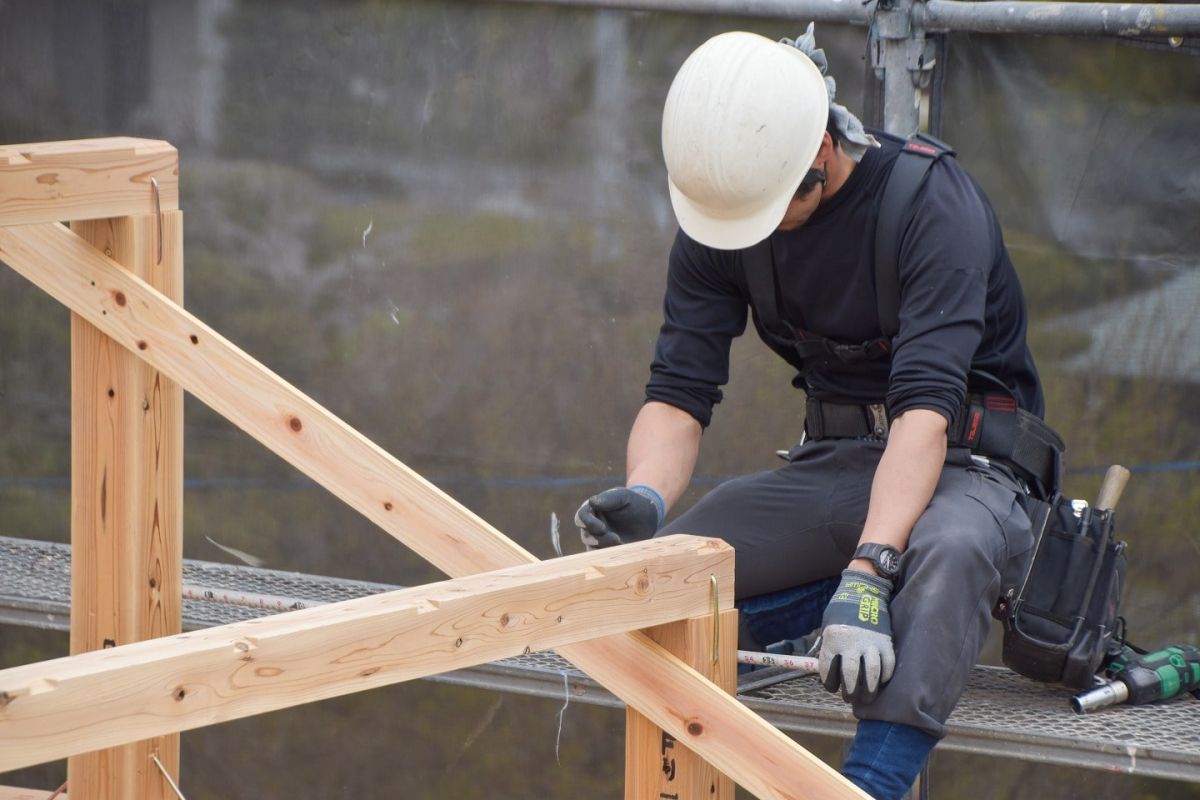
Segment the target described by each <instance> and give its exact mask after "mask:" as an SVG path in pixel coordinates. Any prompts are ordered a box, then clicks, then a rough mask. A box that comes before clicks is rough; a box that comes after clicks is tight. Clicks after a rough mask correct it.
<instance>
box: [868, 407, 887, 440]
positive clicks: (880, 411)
mask: <svg viewBox="0 0 1200 800" xmlns="http://www.w3.org/2000/svg"><path fill="white" fill-rule="evenodd" d="M866 409H867V414H868V415H869V416H870V417H871V420H870V422H871V435H872V436H874V437H876V438H877V439H886V438H887V435H888V427H889V426H888V418H887V409H886V408H884V404H883V403H868V404H867V405H866Z"/></svg>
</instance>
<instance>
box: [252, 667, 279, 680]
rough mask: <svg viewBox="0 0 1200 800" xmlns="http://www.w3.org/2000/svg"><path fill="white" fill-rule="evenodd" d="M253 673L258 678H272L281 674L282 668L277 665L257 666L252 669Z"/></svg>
mask: <svg viewBox="0 0 1200 800" xmlns="http://www.w3.org/2000/svg"><path fill="white" fill-rule="evenodd" d="M254 674H255V675H257V676H258V677H260V678H274V677H276V676H278V675H281V674H283V670H281V669H280V668H279V667H259V668H258V669H256V670H254Z"/></svg>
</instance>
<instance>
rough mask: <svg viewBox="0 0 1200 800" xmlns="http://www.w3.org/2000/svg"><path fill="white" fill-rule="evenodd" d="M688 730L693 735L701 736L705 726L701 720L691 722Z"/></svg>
mask: <svg viewBox="0 0 1200 800" xmlns="http://www.w3.org/2000/svg"><path fill="white" fill-rule="evenodd" d="M687 732H688V733H689V734H691V735H692V736H699V735H700V734H702V733H704V726H703V725H701V724H700V723H699V722H689V723H688V726H687Z"/></svg>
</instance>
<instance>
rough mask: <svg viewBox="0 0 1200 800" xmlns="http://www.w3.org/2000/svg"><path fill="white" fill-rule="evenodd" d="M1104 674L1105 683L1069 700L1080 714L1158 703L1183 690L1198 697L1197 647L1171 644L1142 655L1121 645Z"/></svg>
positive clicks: (1199, 655)
mask: <svg viewBox="0 0 1200 800" xmlns="http://www.w3.org/2000/svg"><path fill="white" fill-rule="evenodd" d="M1105 674H1106V675H1107V676H1108V678H1109V679H1110V683H1109V684H1108V685H1106V686H1100V687H1098V688H1096V689H1092V690H1090V691H1087V692H1084V693H1083V694H1079V695H1076V696H1075V697H1074V698H1073V699H1072V701H1071V705H1072V706H1073V707H1074V708H1075V710H1076V711H1078V712H1079V713H1081V714H1082V713H1086V712H1088V711H1095V710H1096V709H1098V708H1103V707H1105V706H1110V705H1114V704H1116V703H1129V704H1130V705H1144V704H1146V703H1157V702H1161V701H1163V700H1170V699H1171V698H1172V697H1175V696H1177V695H1179V694H1181V693H1182V692H1191V693H1192V695H1193V696H1196V697H1198V698H1200V650H1197V649H1196V648H1195V647H1192V646H1191V645H1172V646H1171V647H1166V648H1163V649H1162V650H1158V651H1156V652H1153V653H1146V654H1144V655H1139V654H1138V653H1136V652H1134V651H1133V650H1132V649H1130V648H1129V647H1124V648H1122V650H1121V653H1120V654H1119V655H1118V656H1116V657H1115V658H1114V659H1113V660H1112V661H1110V662H1109V664H1108V667H1107V668H1106V669H1105Z"/></svg>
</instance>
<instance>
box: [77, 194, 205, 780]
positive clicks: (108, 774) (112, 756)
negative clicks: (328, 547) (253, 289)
mask: <svg viewBox="0 0 1200 800" xmlns="http://www.w3.org/2000/svg"><path fill="white" fill-rule="evenodd" d="M162 223H163V228H162V242H163V253H162V256H163V257H162V259H161V261H160V260H159V257H158V256H159V224H158V217H155V216H141V217H120V218H116V219H104V220H88V221H77V222H75V223H73V224H72V230H73V231H74V232H75V233H76V234H77V235H79V236H80V237H81V238H82V239H84V240H85V241H87V242H89V243H91V244H92V245H93V247H95V248H96V249H97V250H99V251H100V252H103V253H107V254H109V255H110V257H112V258H113V260H114V261H116V262H118V263H120V264H121V265H123V266H124V267H125V268H126V269H128V270H129V271H130V272H132V273H133V274H135V275H138V276H140V277H142V278H143V279H145V280H146V281H148V282H149V283H150V284H151V285H153V286H156V287H157V288H159V289H160V290H161V291H162V292H163V293H164V294H165V295H166V296H168V297H170V298H171V299H172V300H174V301H176V302H182V300H183V249H182V243H183V222H182V212H179V211H169V212H166V213H164V214H163V220H162ZM71 492H72V502H71V554H72V559H71V611H72V613H71V652H72V653H84V652H88V651H91V650H100V649H103V648H105V647H115V646H117V645H122V644H128V643H130V642H138V641H142V640H144V639H151V638H155V637H158V636H166V635H169V634H174V633H179V632H180V631H181V630H182V608H181V591H182V582H183V390H182V389H181V388H180V387H179V385H178V384H176V383H175V382H174V381H172V380H171V379H170V378H168V377H167V376H165V375H163V374H162V373H161V372H159V371H158V370H156V369H154V368H152V367H151V366H150V365H148V364H146V363H145V362H144V361H142V360H140V359H139V358H137V357H136V356H135V355H133V354H132V353H131V352H129V351H128V350H126V349H125V348H123V347H121V346H120V345H119V344H117V343H116V342H114V341H113V340H112V339H110V338H109V337H108V336H106V335H105V334H104V333H103V332H101V331H100V330H99V329H98V328H96V327H95V326H94V325H92V324H91V323H90V322H88V321H87V320H86V319H84V318H82V317H80V316H79V315H77V314H72V315H71ZM153 756H157V757H158V758H159V761H161V762H162V764H163V765H164V767H165V768H166V769H167V770H168V771H169V772H170V774H171V776H172V778H175V779H177V778H178V774H179V737H178V736H177V735H169V736H164V737H160V738H156V739H152V740H148V741H141V742H135V743H131V744H129V745H125V746H123V747H120V748H116V749H113V750H105V751H100V752H94V753H86V754H83V755H79V756H76V757H74V758H72V759H70V761H69V763H68V767H67V775H68V778H69V780H70V783H71V785H72V786H73V787H75V796H76V798H77V800H100V799H106V798H122V797H137V798H142V799H143V800H166V799H167V798H174V797H175V793H174V791H173V790H172V789H171V787H170V786H169V784H168V783H167V781H166V779H165V778H164V777H163V774H162V772H161V771H160V770H159V769H158V767H157V766H156V765H155V764H154V762H153V761H152V757H153Z"/></svg>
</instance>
